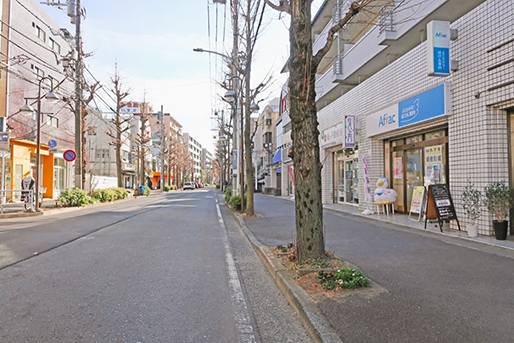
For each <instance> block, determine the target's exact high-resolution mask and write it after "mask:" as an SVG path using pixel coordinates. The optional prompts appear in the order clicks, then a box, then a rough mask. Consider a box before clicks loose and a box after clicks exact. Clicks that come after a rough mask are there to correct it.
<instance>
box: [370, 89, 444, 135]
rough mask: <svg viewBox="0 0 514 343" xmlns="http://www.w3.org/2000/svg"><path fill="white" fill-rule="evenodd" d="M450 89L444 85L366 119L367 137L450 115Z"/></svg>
mask: <svg viewBox="0 0 514 343" xmlns="http://www.w3.org/2000/svg"><path fill="white" fill-rule="evenodd" d="M449 99H450V95H449V88H448V86H447V85H446V84H442V85H440V86H437V87H435V88H432V89H430V90H428V91H426V92H423V93H421V94H418V95H416V96H413V97H412V98H409V99H407V100H404V101H402V102H400V103H397V104H394V105H392V106H390V107H388V108H385V109H383V110H382V111H379V112H376V113H373V114H372V115H369V116H368V117H366V136H367V137H372V136H376V135H378V134H381V133H384V132H389V131H392V130H395V129H398V128H401V127H405V126H408V125H412V124H416V123H419V122H422V121H425V120H429V119H433V118H437V117H440V116H444V115H449V114H450V101H449Z"/></svg>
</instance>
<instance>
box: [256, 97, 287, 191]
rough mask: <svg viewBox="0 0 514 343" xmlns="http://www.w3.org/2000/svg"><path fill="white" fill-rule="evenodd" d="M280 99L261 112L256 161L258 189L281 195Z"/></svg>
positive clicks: (258, 121)
mask: <svg viewBox="0 0 514 343" xmlns="http://www.w3.org/2000/svg"><path fill="white" fill-rule="evenodd" d="M278 117H279V99H278V98H275V99H273V100H271V101H270V102H269V103H268V104H267V105H266V106H265V107H264V108H263V109H262V111H261V113H259V117H258V118H257V121H256V125H257V129H256V130H255V136H254V151H253V154H254V163H255V174H256V179H257V191H263V192H264V193H266V194H274V195H281V194H280V193H281V180H282V178H281V175H280V174H281V165H280V162H281V149H280V148H279V146H280V144H281V143H280V142H281V141H280V137H281V130H279V132H278V136H279V141H278V143H277V126H276V124H277V119H278Z"/></svg>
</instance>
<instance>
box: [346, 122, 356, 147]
mask: <svg viewBox="0 0 514 343" xmlns="http://www.w3.org/2000/svg"><path fill="white" fill-rule="evenodd" d="M344 147H345V148H355V116H344Z"/></svg>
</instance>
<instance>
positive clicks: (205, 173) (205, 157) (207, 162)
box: [200, 148, 214, 184]
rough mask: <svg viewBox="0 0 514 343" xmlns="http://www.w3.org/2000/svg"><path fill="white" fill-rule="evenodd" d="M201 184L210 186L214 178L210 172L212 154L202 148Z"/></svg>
mask: <svg viewBox="0 0 514 343" xmlns="http://www.w3.org/2000/svg"><path fill="white" fill-rule="evenodd" d="M200 167H201V169H202V182H203V183H208V184H212V183H214V177H213V172H212V154H211V153H210V152H209V151H207V149H206V148H202V155H201V163H200Z"/></svg>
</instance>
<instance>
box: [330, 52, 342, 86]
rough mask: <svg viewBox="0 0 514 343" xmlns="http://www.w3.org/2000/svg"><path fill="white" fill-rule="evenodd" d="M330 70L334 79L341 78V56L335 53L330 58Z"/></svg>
mask: <svg viewBox="0 0 514 343" xmlns="http://www.w3.org/2000/svg"><path fill="white" fill-rule="evenodd" d="M332 66H333V68H332V72H333V74H334V78H335V80H342V79H343V56H341V55H337V56H334V58H333V59H332Z"/></svg>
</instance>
